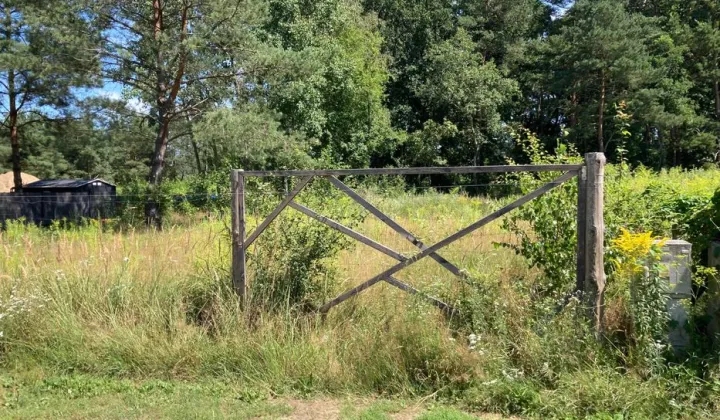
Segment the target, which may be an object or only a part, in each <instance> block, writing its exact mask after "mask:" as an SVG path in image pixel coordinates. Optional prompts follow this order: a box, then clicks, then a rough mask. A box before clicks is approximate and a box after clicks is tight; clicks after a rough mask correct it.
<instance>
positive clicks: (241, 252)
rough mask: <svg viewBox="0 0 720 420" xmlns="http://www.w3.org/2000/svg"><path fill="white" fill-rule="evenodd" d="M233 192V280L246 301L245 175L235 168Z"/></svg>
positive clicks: (231, 183)
mask: <svg viewBox="0 0 720 420" xmlns="http://www.w3.org/2000/svg"><path fill="white" fill-rule="evenodd" d="M230 192H231V193H232V208H231V210H232V282H233V288H234V289H235V292H236V293H237V294H238V296H240V301H241V302H242V303H244V302H245V292H246V290H247V285H246V283H245V268H246V267H245V176H243V171H242V170H233V171H232V175H231V177H230Z"/></svg>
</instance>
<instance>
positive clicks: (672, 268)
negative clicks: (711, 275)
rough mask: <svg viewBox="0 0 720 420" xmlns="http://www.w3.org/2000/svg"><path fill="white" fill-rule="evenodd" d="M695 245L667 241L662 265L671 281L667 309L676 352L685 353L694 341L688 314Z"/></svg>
mask: <svg viewBox="0 0 720 420" xmlns="http://www.w3.org/2000/svg"><path fill="white" fill-rule="evenodd" d="M691 254H692V244H691V243H689V242H686V241H681V240H671V241H667V242H665V245H664V246H663V256H662V259H661V261H660V262H661V264H662V265H664V266H665V269H666V270H664V275H665V276H667V280H668V285H669V288H668V291H667V296H668V302H667V310H668V313H669V314H670V320H671V323H670V328H669V331H668V334H669V340H670V344H671V345H672V347H673V349H674V350H675V352H678V353H681V352H683V351H684V350H685V348H686V347H687V346H688V345H689V344H690V336H689V334H688V332H687V329H686V327H687V321H688V314H687V309H686V305H689V304H690V299H691V298H692V270H691V266H692V258H691Z"/></svg>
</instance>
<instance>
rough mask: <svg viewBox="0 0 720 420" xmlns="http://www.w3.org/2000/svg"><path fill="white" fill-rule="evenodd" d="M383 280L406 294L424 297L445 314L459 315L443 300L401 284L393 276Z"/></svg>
mask: <svg viewBox="0 0 720 420" xmlns="http://www.w3.org/2000/svg"><path fill="white" fill-rule="evenodd" d="M383 280H384V281H385V282H386V283H388V284H390V285H393V286H395V287H397V288H398V289H400V290H402V291H405V292H407V293H410V294H411V295H419V296H422V297H424V298H425V299H427V300H428V301H429V302H430V303H432V304H433V305H435V306H437V307H438V308H440V309H441V310H442V311H443V312H445V313H446V314H448V315H453V314H455V313H457V312H456V310H455V308H453V307H452V306H450V305H448V304H447V303H445V302H443V301H441V300H440V299H438V298H434V297H432V296H429V295H426V294H425V293H423V292H421V291H419V290H418V289H416V288H414V287H412V286H410V285H409V284H407V283H403V282H401V281H400V280H398V279H396V278H395V277H393V276H389V277H387V278H385V279H383Z"/></svg>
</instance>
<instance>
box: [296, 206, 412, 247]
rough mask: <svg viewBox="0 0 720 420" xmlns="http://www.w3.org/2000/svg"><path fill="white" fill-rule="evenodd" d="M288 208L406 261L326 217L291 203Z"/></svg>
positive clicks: (381, 245)
mask: <svg viewBox="0 0 720 420" xmlns="http://www.w3.org/2000/svg"><path fill="white" fill-rule="evenodd" d="M289 206H290V207H292V208H293V209H295V210H297V211H299V212H300V213H303V214H305V215H306V216H308V217H312V218H313V219H315V220H317V221H318V222H320V223H323V224H325V225H327V226H329V227H331V228H333V229H335V230H337V231H338V232H341V233H344V234H345V235H347V236H349V237H351V238H353V239H355V240H356V241H358V242H361V243H363V244H365V245H367V246H369V247H371V248H373V249H375V250H377V251H380V252H382V253H383V254H385V255H388V256H390V257H392V258H394V259H396V260H398V261H405V260H406V259H407V257H405V256H403V255H402V254H400V253H399V252H396V251H394V250H392V249H390V248H388V247H386V246H385V245H383V244H380V243H378V242H375V241H373V240H372V239H370V238H368V237H367V236H365V235H363V234H361V233H358V232H355V231H354V230H352V229H350V228H349V227H347V226H344V225H342V224H340V223H338V222H336V221H334V220H332V219H330V218H328V217H325V216H323V215H321V214H318V213H316V212H315V211H313V210H311V209H309V208H307V207H305V206H303V205H302V204H298V203H295V202H292V203H290V204H289Z"/></svg>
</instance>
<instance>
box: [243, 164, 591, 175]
mask: <svg viewBox="0 0 720 420" xmlns="http://www.w3.org/2000/svg"><path fill="white" fill-rule="evenodd" d="M582 166H583V165H499V166H462V167H434V168H433V167H431V168H366V169H322V170H293V171H245V176H261V177H262V176H343V175H432V174H473V173H477V174H479V173H501V172H565V171H578V170H580V168H582Z"/></svg>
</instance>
